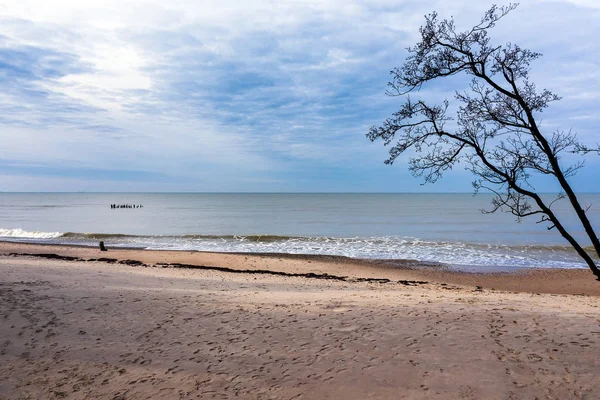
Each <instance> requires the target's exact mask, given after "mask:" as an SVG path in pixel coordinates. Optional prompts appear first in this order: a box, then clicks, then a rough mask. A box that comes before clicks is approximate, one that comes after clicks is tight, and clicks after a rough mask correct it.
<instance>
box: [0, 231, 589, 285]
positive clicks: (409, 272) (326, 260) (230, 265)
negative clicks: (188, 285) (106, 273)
mask: <svg viewBox="0 0 600 400" xmlns="http://www.w3.org/2000/svg"><path fill="white" fill-rule="evenodd" d="M11 253H12V254H13V255H14V256H19V257H25V256H38V257H39V255H40V254H48V255H53V254H54V255H56V256H58V257H71V258H73V261H88V260H93V261H96V260H98V259H99V258H100V259H112V260H114V261H111V262H116V263H124V264H128V263H129V265H130V266H133V265H138V266H146V267H162V268H164V267H178V268H185V267H187V268H197V269H213V270H221V271H224V272H238V273H255V274H256V273H263V274H271V275H273V274H274V275H287V276H299V277H300V276H303V277H311V276H313V277H319V276H320V277H321V279H322V278H323V277H329V278H327V279H342V278H343V279H342V280H346V281H353V280H354V281H361V280H371V281H380V282H386V281H388V282H389V281H406V282H410V281H418V282H424V281H426V282H430V283H434V284H440V285H458V286H464V287H469V288H472V289H477V290H496V291H508V292H525V293H549V294H571V295H590V296H600V282H598V281H596V280H595V277H594V276H593V274H592V273H591V272H590V271H589V270H587V269H530V270H529V269H528V270H523V269H520V270H515V271H510V272H463V271H455V270H451V269H448V268H445V267H443V266H438V265H435V264H434V263H425V262H422V263H421V262H418V261H414V260H371V259H354V258H349V257H344V256H329V255H299V254H278V253H218V252H203V251H195V250H194V251H184V250H146V249H139V248H110V249H109V251H107V252H101V251H100V250H99V248H96V247H90V246H82V245H63V244H60V245H59V244H50V243H39V244H38V243H35V244H33V243H22V242H15V241H0V254H2V255H4V256H7V255H9V254H11ZM50 258H51V257H50Z"/></svg>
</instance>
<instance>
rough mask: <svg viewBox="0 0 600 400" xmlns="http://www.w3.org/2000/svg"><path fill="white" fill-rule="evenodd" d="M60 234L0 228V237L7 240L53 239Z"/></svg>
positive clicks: (60, 233)
mask: <svg viewBox="0 0 600 400" xmlns="http://www.w3.org/2000/svg"><path fill="white" fill-rule="evenodd" d="M62 235H63V234H62V232H39V231H25V230H23V229H20V228H15V229H4V228H0V237H9V238H27V239H54V238H58V237H61V236H62Z"/></svg>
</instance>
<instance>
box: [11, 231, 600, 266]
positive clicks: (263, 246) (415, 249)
mask: <svg viewBox="0 0 600 400" xmlns="http://www.w3.org/2000/svg"><path fill="white" fill-rule="evenodd" d="M0 238H3V239H4V240H12V241H26V242H44V243H57V244H78V245H89V246H96V245H97V243H98V241H100V240H102V241H104V242H105V243H106V245H107V246H111V247H135V248H144V249H152V250H181V251H213V252H232V253H282V254H285V253H287V254H316V255H338V256H347V257H354V258H368V259H410V260H418V261H424V262H434V263H440V264H445V265H449V266H454V267H457V268H459V269H460V268H462V269H465V268H467V267H477V266H482V267H490V268H507V269H511V268H531V267H535V268H545V267H548V268H581V267H585V265H584V263H583V262H582V261H581V260H580V259H579V257H578V256H577V254H576V253H575V252H574V250H573V249H572V248H570V247H569V246H557V245H547V246H545V245H537V244H536V245H500V244H481V243H465V242H449V241H427V240H420V239H418V238H413V237H393V236H378V237H326V236H318V237H305V236H281V235H200V234H187V235H128V234H119V233H113V234H108V233H78V232H66V233H61V232H38V231H25V230H22V229H2V228H0ZM586 250H588V251H590V253H592V250H593V249H592V248H591V247H588V248H586Z"/></svg>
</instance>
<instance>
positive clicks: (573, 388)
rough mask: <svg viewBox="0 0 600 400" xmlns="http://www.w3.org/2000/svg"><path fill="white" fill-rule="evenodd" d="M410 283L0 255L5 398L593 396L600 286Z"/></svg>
mask: <svg viewBox="0 0 600 400" xmlns="http://www.w3.org/2000/svg"><path fill="white" fill-rule="evenodd" d="M11 253H13V254H14V253H18V254H37V255H38V256H31V255H18V256H15V255H9V254H11ZM40 254H47V255H50V254H54V255H56V256H60V257H76V259H75V260H72V261H69V260H64V259H59V258H44V257H39V255H40ZM101 257H103V258H112V259H114V260H116V261H112V260H111V261H109V262H106V261H82V260H89V259H98V258H101ZM123 260H130V261H127V262H126V263H122V264H120V263H119V261H123ZM131 260H136V261H139V262H140V264H136V263H131ZM130 264H131V265H130ZM142 264H143V265H142ZM174 264H178V265H174ZM181 264H185V265H187V266H188V267H187V268H186V267H184V266H182V265H181ZM190 265H195V266H204V267H208V268H204V269H203V268H189V266H190ZM414 266H415V265H414V263H411V262H400V261H398V262H395V263H377V262H370V261H360V260H351V259H343V258H336V257H298V256H289V257H286V256H267V255H261V256H250V255H224V254H215V253H196V252H193V253H187V252H186V253H183V252H150V251H138V250H119V251H116V250H114V249H109V251H108V252H100V251H99V250H98V249H91V248H76V247H63V246H34V245H23V244H13V243H0V319H1V321H2V322H1V323H0V399H21V398H49V399H54V398H73V399H85V398H88V399H89V398H103V399H104V398H105V399H146V398H202V399H210V398H242V399H292V398H297V399H301V398H305V399H364V398H373V399H398V398H407V399H429V398H440V399H456V398H465V399H482V398H485V399H508V398H515V399H520V398H555V399H567V398H576V399H577V398H580V399H595V398H599V397H600V380H599V379H598V376H600V361H599V360H600V297H598V295H599V294H600V282H597V281H595V280H594V279H593V275H592V274H591V273H588V272H587V271H585V270H568V271H565V270H546V271H534V272H530V273H520V274H457V273H452V272H445V271H439V270H435V268H433V267H429V268H428V269H424V270H415V269H412V267H414ZM219 268H229V269H232V270H238V271H240V270H247V271H246V272H237V273H236V272H231V271H226V270H222V269H219ZM256 271H260V273H252V272H256ZM269 272H282V273H284V274H272V273H269ZM285 274H303V275H306V276H308V277H302V276H286V275H285ZM324 274H327V275H324ZM338 278H339V279H338ZM361 278H370V279H371V280H370V281H365V280H362V281H361ZM477 286H480V287H477ZM492 289H494V290H492ZM519 289H524V292H520V293H516V292H514V291H517V290H519ZM564 293H570V294H564ZM578 293H585V295H580V294H578Z"/></svg>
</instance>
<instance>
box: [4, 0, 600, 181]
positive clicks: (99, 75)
mask: <svg viewBox="0 0 600 400" xmlns="http://www.w3.org/2000/svg"><path fill="white" fill-rule="evenodd" d="M594 4H595V3H592V2H585V1H570V2H569V1H553V2H550V1H533V2H528V3H527V4H524V5H522V6H521V7H519V8H518V9H517V10H516V11H514V12H513V13H512V14H511V15H509V16H508V17H507V18H506V20H505V21H503V22H502V24H500V26H499V27H498V29H497V36H498V38H499V39H500V40H501V41H507V40H510V41H514V42H516V43H519V44H523V45H526V46H529V47H531V48H533V50H536V51H541V52H543V53H545V55H546V57H544V58H543V59H542V60H541V61H540V62H539V63H537V64H535V65H534V66H533V68H534V71H533V73H534V75H535V79H536V82H538V84H539V86H540V87H542V86H544V87H548V88H550V89H552V90H554V91H556V92H558V93H559V94H561V95H563V96H564V100H563V102H561V103H560V104H557V105H556V106H555V107H553V109H552V113H551V114H548V115H546V116H545V120H544V121H545V123H546V124H547V126H548V127H549V128H553V129H554V128H555V127H563V128H564V129H569V128H570V127H573V128H575V129H576V130H577V131H578V132H580V135H581V137H582V139H584V141H587V142H592V143H593V142H594V140H597V134H596V133H595V126H597V123H598V117H597V113H596V110H594V108H593V104H594V102H596V103H597V101H596V100H597V98H598V97H600V84H599V83H598V82H599V80H598V79H595V78H594V77H596V75H597V70H598V64H599V62H600V58H599V56H598V54H600V52H599V51H598V50H600V49H598V44H596V41H595V39H594V38H595V37H597V36H598V34H600V32H598V30H599V28H598V27H597V24H595V22H594V21H597V20H598V17H599V16H600V10H598V8H597V7H595V6H594ZM41 5H42V3H41V2H40V1H34V0H23V1H18V2H17V1H14V2H9V3H6V4H5V5H4V7H3V8H0V22H1V23H2V27H3V29H2V31H1V32H0V34H1V35H2V36H0V84H1V85H2V90H1V91H0V100H2V101H1V102H0V124H1V125H2V129H1V130H0V139H1V140H2V142H3V148H4V153H5V155H4V156H3V157H2V160H1V161H2V162H1V163H0V176H4V178H3V179H0V183H2V184H3V187H4V190H38V187H39V186H40V182H41V179H43V178H44V177H46V178H48V176H49V175H51V176H52V179H51V181H53V182H55V184H56V185H57V187H56V190H72V189H71V188H72V187H73V185H75V186H77V185H79V186H80V187H86V188H91V190H127V189H128V188H133V187H135V188H137V189H136V190H138V189H140V188H142V189H140V190H156V191H161V190H174V189H176V190H192V191H197V190H198V191H296V190H300V191H320V190H326V191H327V190H333V189H331V188H335V190H339V191H420V190H429V191H431V190H448V188H456V187H461V188H463V189H462V190H464V191H469V190H470V187H469V185H468V177H467V176H465V174H463V173H460V172H457V173H455V174H453V176H451V177H449V179H450V180H449V184H448V185H447V186H446V185H438V186H436V187H427V188H426V189H423V188H422V187H420V186H419V181H418V180H415V179H412V178H409V177H408V176H407V174H406V171H405V167H403V166H401V165H396V166H395V167H394V168H390V167H386V166H384V165H382V160H383V159H385V157H386V154H385V149H382V148H380V147H379V145H373V144H370V143H369V142H368V141H367V140H366V139H365V137H364V134H365V133H366V131H367V130H368V127H369V126H370V125H373V124H377V123H379V122H380V121H381V120H382V119H383V118H385V117H386V116H388V115H389V114H390V113H392V112H393V111H395V109H396V108H397V107H398V99H393V98H387V97H386V96H385V95H384V94H383V92H384V90H385V84H386V82H387V80H388V77H389V75H388V72H389V70H390V69H391V68H393V67H394V66H396V65H399V64H401V63H402V60H403V59H404V57H405V56H406V50H405V48H406V47H407V46H409V45H412V44H413V42H414V41H415V40H416V39H417V34H418V27H419V25H420V24H421V23H422V21H423V15H424V14H427V13H429V12H431V11H433V10H438V11H439V13H440V15H442V16H450V15H455V16H456V19H457V23H459V25H462V24H464V25H463V26H465V27H467V26H468V25H470V24H472V23H473V22H475V21H477V20H478V19H479V17H480V15H481V13H482V12H483V11H484V10H485V9H486V6H484V5H479V3H476V2H473V3H472V4H469V2H459V1H445V2H441V1H433V0H432V1H425V2H419V3H418V4H416V3H414V2H408V1H405V2H402V1H401V2H398V1H391V0H390V1H388V0H378V1H373V2H348V1H290V2H271V1H248V2H245V3H244V5H243V6H241V5H240V4H239V2H234V1H230V0H221V1H218V2H217V1H202V2H197V1H189V0H172V1H169V2H161V1H135V2H134V1H129V0H122V1H118V2H117V1H108V0H106V1H104V0H90V1H86V2H80V1H69V0H60V1H56V2H53V4H52V8H51V9H48V7H45V8H44V7H42V6H41ZM557 15H560V20H558V19H557ZM534 16H535V18H533V17H534ZM559 27H561V28H562V29H561V30H560V31H559V29H558V28H559ZM495 33H496V32H495ZM495 33H494V34H493V35H492V36H494V37H495V36H496V35H495ZM574 69H575V70H577V73H576V74H574V73H573V71H574ZM453 89H454V88H452V87H447V86H445V85H444V84H443V83H442V84H440V85H433V86H432V87H429V88H427V90H426V91H424V92H423V93H422V94H423V95H425V96H432V97H435V96H446V95H450V96H451V95H452V90H453ZM441 98H443V97H440V99H441ZM24 165H27V167H24ZM74 170H76V171H77V172H73V171H74ZM44 171H45V172H44ZM49 171H50V172H51V174H49V173H48V172H49ZM48 179H49V178H48ZM61 182H62V183H61ZM74 182H77V183H74ZM598 185H599V186H598V187H594V188H592V189H591V190H595V191H598V190H600V184H598ZM119 188H121V189H119ZM149 188H154V189H149Z"/></svg>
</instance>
